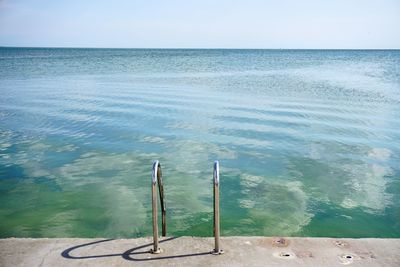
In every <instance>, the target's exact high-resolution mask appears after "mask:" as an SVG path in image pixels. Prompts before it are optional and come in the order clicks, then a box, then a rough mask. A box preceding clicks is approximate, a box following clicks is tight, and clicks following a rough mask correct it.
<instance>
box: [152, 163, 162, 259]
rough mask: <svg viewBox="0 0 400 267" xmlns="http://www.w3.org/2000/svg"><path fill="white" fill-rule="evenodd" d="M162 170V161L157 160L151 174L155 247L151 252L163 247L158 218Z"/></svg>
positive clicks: (156, 251)
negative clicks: (158, 196)
mask: <svg viewBox="0 0 400 267" xmlns="http://www.w3.org/2000/svg"><path fill="white" fill-rule="evenodd" d="M159 170H160V163H159V162H158V160H156V161H155V162H154V163H153V171H152V175H151V199H152V201H151V202H152V203H151V204H152V209H153V249H152V250H151V251H150V252H151V253H154V254H158V253H161V249H160V248H159V247H158V220H157V187H156V184H157V177H158V172H159Z"/></svg>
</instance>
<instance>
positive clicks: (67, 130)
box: [0, 47, 400, 238]
mask: <svg viewBox="0 0 400 267" xmlns="http://www.w3.org/2000/svg"><path fill="white" fill-rule="evenodd" d="M155 160H159V161H160V163H161V168H162V174H163V180H164V193H165V201H166V207H167V234H168V235H169V236H184V235H185V236H212V235H213V182H212V175H213V162H214V161H215V160H218V161H219V164H220V195H221V200H220V210H221V235H223V236H256V235H257V236H312V237H385V238H390V237H396V238H399V237H400V50H280V49H276V50H250V49H249V50H241V49H83V48H76V49H75V48H10V47H1V48H0V237H2V238H5V237H110V238H131V237H143V236H150V235H152V223H151V220H152V217H151V171H152V164H153V162H154V161H155Z"/></svg>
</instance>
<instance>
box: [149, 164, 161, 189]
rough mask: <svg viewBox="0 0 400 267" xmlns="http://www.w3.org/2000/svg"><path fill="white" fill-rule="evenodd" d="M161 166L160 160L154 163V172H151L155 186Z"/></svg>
mask: <svg viewBox="0 0 400 267" xmlns="http://www.w3.org/2000/svg"><path fill="white" fill-rule="evenodd" d="M159 166H160V162H159V161H158V160H156V161H154V163H153V170H152V172H151V180H152V182H153V184H156V183H157V177H158V168H159Z"/></svg>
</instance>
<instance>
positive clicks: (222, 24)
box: [0, 0, 400, 49]
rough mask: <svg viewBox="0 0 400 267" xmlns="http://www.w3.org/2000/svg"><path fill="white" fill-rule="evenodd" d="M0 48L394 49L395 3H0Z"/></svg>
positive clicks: (399, 14) (399, 26)
mask: <svg viewBox="0 0 400 267" xmlns="http://www.w3.org/2000/svg"><path fill="white" fill-rule="evenodd" d="M0 46H29V47H32V46H38V47H115V48H282V49H285V48H299V49H307V48H308V49H329V48H333V49H399V48H400V0H275V1H272V0H236V1H235V0H198V1H192V0H164V1H163V0H142V1H139V0H125V1H123V0H120V1H118V0H115V1H109V0H108V1H103V0H64V1H63V0H58V1H56V0H0Z"/></svg>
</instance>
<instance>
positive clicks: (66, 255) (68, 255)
mask: <svg viewBox="0 0 400 267" xmlns="http://www.w3.org/2000/svg"><path fill="white" fill-rule="evenodd" d="M176 238H177V237H169V238H167V239H164V240H161V241H160V243H164V242H168V241H171V240H174V239H176ZM113 240H115V239H104V240H99V241H94V242H90V243H85V244H81V245H77V246H73V247H70V248H67V249H65V250H64V251H63V252H61V256H62V257H64V258H66V259H72V260H82V259H96V258H107V257H118V256H120V257H122V258H123V259H125V260H128V261H154V260H166V259H174V258H185V257H194V256H202V255H211V253H212V252H211V251H207V252H199V253H189V254H181V255H171V256H161V257H154V258H145V259H138V258H134V257H132V255H138V254H146V253H149V254H150V251H151V249H150V248H149V249H148V250H146V251H136V250H139V249H143V248H146V247H150V246H152V245H153V243H148V244H145V245H141V246H138V247H135V248H131V249H128V250H127V251H125V252H123V253H116V254H103V255H88V256H72V255H71V252H72V251H74V250H77V249H79V248H82V247H87V246H91V245H94V244H99V243H104V242H109V241H113ZM151 255H154V254H151Z"/></svg>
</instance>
